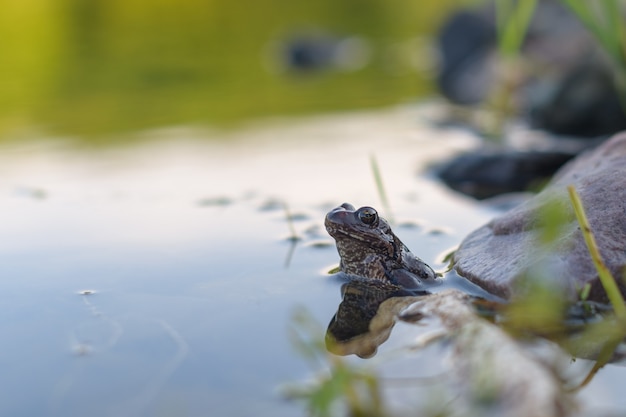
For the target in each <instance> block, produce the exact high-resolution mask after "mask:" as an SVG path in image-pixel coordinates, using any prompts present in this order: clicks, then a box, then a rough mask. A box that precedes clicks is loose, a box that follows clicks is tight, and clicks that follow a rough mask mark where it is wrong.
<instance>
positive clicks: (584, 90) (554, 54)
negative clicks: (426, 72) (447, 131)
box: [437, 1, 626, 138]
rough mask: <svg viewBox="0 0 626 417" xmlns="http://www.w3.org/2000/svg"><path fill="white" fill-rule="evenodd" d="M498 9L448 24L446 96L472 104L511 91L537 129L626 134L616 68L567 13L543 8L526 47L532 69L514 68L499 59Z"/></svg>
mask: <svg viewBox="0 0 626 417" xmlns="http://www.w3.org/2000/svg"><path fill="white" fill-rule="evenodd" d="M493 3H494V2H487V4H486V5H484V6H482V7H480V8H474V9H469V10H461V11H456V12H454V13H453V14H452V15H451V16H450V17H449V18H448V19H447V20H446V21H445V22H444V23H443V25H442V27H441V29H440V31H439V34H438V36H437V50H438V52H439V56H440V63H439V68H438V73H437V86H438V88H439V91H440V92H441V94H442V95H443V96H444V97H446V98H447V99H448V100H449V101H450V102H452V103H455V104H460V105H469V106H471V105H476V104H480V103H483V102H485V101H488V99H489V98H490V97H491V95H492V94H493V91H494V87H498V86H500V87H503V86H508V87H507V88H508V89H510V90H511V91H508V93H507V94H508V95H510V96H511V97H510V100H509V101H510V103H515V104H514V107H515V108H516V109H517V111H518V113H519V116H521V117H526V116H528V119H529V121H530V122H531V123H532V125H533V126H534V127H537V128H540V129H545V130H547V131H549V132H551V133H554V134H560V135H575V136H578V137H581V138H594V137H596V136H600V135H610V134H613V133H615V132H619V131H621V130H623V129H626V114H625V112H624V109H623V107H622V105H621V103H620V100H619V94H621V92H620V91H618V90H617V89H616V88H615V83H614V80H613V78H614V77H613V75H614V73H613V71H614V70H613V68H612V66H611V63H610V62H609V61H608V60H607V59H606V57H605V56H604V55H605V54H603V53H602V52H603V51H601V48H600V46H599V44H598V42H597V41H596V40H595V39H593V38H592V37H591V36H590V34H589V31H588V30H586V29H585V27H584V26H583V25H582V24H581V22H580V21H579V19H577V18H576V17H575V16H574V15H573V14H572V13H571V11H570V10H569V9H568V8H567V7H565V6H564V5H562V4H560V2H555V1H541V2H538V4H537V7H536V9H535V11H534V13H533V16H532V19H531V21H530V25H529V27H528V32H527V34H526V36H525V38H524V42H523V44H522V45H521V49H520V58H521V59H522V60H523V61H524V62H525V63H526V64H528V65H515V66H513V65H507V63H506V62H505V61H504V60H502V59H499V55H498V54H497V47H496V45H497V36H496V13H495V12H494V4H493Z"/></svg>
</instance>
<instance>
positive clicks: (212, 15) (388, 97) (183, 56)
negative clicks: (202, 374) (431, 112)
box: [0, 0, 457, 135]
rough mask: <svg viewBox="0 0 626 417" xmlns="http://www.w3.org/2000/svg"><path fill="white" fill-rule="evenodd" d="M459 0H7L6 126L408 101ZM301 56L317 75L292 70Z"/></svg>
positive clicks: (1, 29) (74, 129) (100, 128)
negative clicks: (433, 40) (237, 0)
mask: <svg viewBox="0 0 626 417" xmlns="http://www.w3.org/2000/svg"><path fill="white" fill-rule="evenodd" d="M454 3H457V1H456V0H448V1H445V2H421V3H419V4H417V3H415V2H411V1H408V0H403V1H400V2H394V3H393V4H388V3H387V2H385V1H382V0H376V1H370V2H367V3H361V2H354V1H351V0H341V1H323V0H322V1H316V2H303V3H299V4H298V5H297V7H294V5H293V4H291V3H290V2H285V1H283V0H270V1H264V2H250V3H249V4H247V5H246V7H244V8H241V7H239V6H238V5H234V4H233V3H231V2H228V1H224V0H214V1H201V0H176V1H174V0H161V1H158V2H154V1H148V0H133V1H116V0H112V1H109V0H40V1H37V2H33V3H32V4H31V3H24V2H22V1H20V0H7V1H5V2H3V10H2V13H1V14H0V35H1V37H2V39H4V40H5V41H4V42H3V46H2V56H1V57H0V60H1V62H2V77H0V97H1V98H0V134H3V135H6V134H13V133H14V132H15V129H27V130H28V131H29V133H31V134H34V133H36V132H32V130H33V128H36V129H43V130H44V131H46V132H52V133H55V134H63V135H67V134H89V135H94V134H96V135H97V134H102V133H110V132H120V131H129V130H132V129H136V128H146V127H158V126H169V125H171V124H180V123H202V122H207V121H208V122H212V123H227V122H233V121H236V120H241V119H244V118H249V117H254V116H260V115H270V114H285V113H304V112H311V111H328V110H332V109H338V108H343V109H348V108H355V107H374V106H381V105H385V104H389V103H398V102H400V101H405V100H412V99H415V98H416V97H418V96H421V95H423V94H424V92H425V91H427V90H429V88H430V87H428V81H427V74H426V73H425V72H424V68H425V67H428V65H429V64H428V63H429V62H432V57H430V56H429V54H428V48H427V47H424V42H420V41H419V39H422V38H423V37H424V36H427V35H428V34H430V33H432V32H433V31H434V30H435V25H436V24H437V22H438V21H439V20H440V19H442V18H443V15H444V13H445V10H446V9H448V8H449V7H450V6H451V4H454ZM355 10H358V13H355ZM327 39H330V41H326V40H327ZM287 62H291V64H290V65H284V64H285V63H287ZM296 63H297V64H296ZM285 66H286V67H287V68H286V69H287V71H286V72H285V71H275V70H274V69H275V68H278V67H282V68H283V69H285ZM303 66H306V67H307V68H308V69H311V70H312V71H306V73H303V72H302V71H295V72H294V71H289V68H291V69H293V68H296V67H297V68H301V67H303ZM345 69H350V71H349V72H346V71H344V70H345Z"/></svg>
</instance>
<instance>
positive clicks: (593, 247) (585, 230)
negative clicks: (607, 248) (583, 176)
mask: <svg viewBox="0 0 626 417" xmlns="http://www.w3.org/2000/svg"><path fill="white" fill-rule="evenodd" d="M567 191H568V192H569V196H570V200H571V201H572V206H573V207H574V212H575V213H576V219H577V220H578V224H579V225H580V229H581V231H582V234H583V237H584V238H585V243H586V245H587V249H588V250H589V254H590V255H591V259H592V260H593V264H594V265H595V267H596V270H597V271H598V276H599V277H600V282H601V283H602V286H603V287H604V290H605V291H606V294H607V296H608V297H609V301H610V302H611V304H612V305H613V310H614V311H615V316H616V317H617V319H618V320H619V322H620V323H621V324H622V325H624V324H626V306H625V305H624V299H623V298H622V294H621V293H620V291H619V288H618V287H617V283H616V282H615V278H613V275H612V274H611V271H609V269H608V268H607V266H606V264H605V263H604V261H603V260H602V256H601V255H600V251H599V250H598V245H597V243H596V239H595V237H594V236H593V232H592V231H591V227H590V226H589V220H588V219H587V215H586V214H585V208H584V207H583V204H582V201H581V199H580V196H579V195H578V193H577V192H576V188H575V187H574V186H573V185H570V186H568V187H567Z"/></svg>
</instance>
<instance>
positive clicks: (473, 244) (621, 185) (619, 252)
mask: <svg viewBox="0 0 626 417" xmlns="http://www.w3.org/2000/svg"><path fill="white" fill-rule="evenodd" d="M570 184H572V185H574V186H575V187H576V190H577V191H578V193H579V195H580V197H581V199H582V202H583V205H584V207H585V211H586V213H587V217H588V219H589V223H590V225H591V229H592V231H593V233H594V235H595V238H596V241H597V244H598V247H599V250H600V253H601V255H602V257H603V259H604V262H605V263H606V265H607V267H608V268H609V270H610V271H611V273H612V274H613V276H614V277H616V279H617V281H618V285H619V288H620V291H621V292H622V294H624V295H626V285H625V284H624V274H625V273H626V132H624V133H621V134H618V135H616V136H614V137H612V138H611V139H610V140H608V141H607V142H605V143H604V144H602V145H601V146H599V147H598V148H597V149H595V150H593V151H588V152H586V153H584V154H582V155H580V156H579V157H577V158H576V159H574V160H572V161H570V162H569V163H568V164H567V165H565V166H564V167H563V168H562V169H561V170H560V171H559V172H557V174H556V175H555V177H554V178H553V179H552V181H551V182H550V184H549V185H548V186H547V187H546V188H545V189H544V190H543V191H542V192H541V193H539V194H538V195H536V196H535V197H533V198H532V199H530V200H528V201H527V202H525V203H523V204H522V205H520V206H518V207H516V208H514V209H512V210H510V211H508V212H506V213H505V214H503V215H502V216H499V217H497V218H495V219H493V220H492V221H491V222H489V223H488V224H486V225H485V226H483V227H481V228H479V229H477V230H475V231H474V232H472V233H471V234H470V235H469V236H467V237H466V238H465V240H464V241H463V242H462V243H461V245H460V247H459V249H458V250H457V251H456V253H455V255H454V268H455V269H456V271H457V272H458V273H459V274H460V275H462V276H464V277H465V278H467V279H469V280H470V281H472V282H474V283H475V284H477V285H479V286H481V287H482V288H484V289H485V290H487V291H489V292H491V293H493V294H495V295H498V296H500V297H503V298H511V297H515V296H516V295H519V294H520V292H521V291H523V286H521V285H520V284H521V280H522V278H523V277H524V276H527V275H528V274H529V273H531V272H532V271H535V272H537V271H539V272H540V273H541V277H542V278H543V279H546V280H549V281H550V282H551V283H552V284H554V285H555V286H557V287H559V288H560V290H562V291H563V294H565V296H566V297H567V298H568V299H569V300H571V301H575V300H576V299H577V298H578V291H579V290H580V289H581V288H583V287H584V286H585V284H587V283H589V284H590V287H591V291H590V293H589V300H592V301H598V302H607V301H608V299H607V296H606V293H605V292H604V289H603V287H602V285H601V283H600V281H599V278H598V275H597V273H596V270H595V267H594V265H593V263H592V260H591V257H590V255H589V253H588V250H587V247H586V245H585V242H584V239H583V235H582V233H581V231H580V228H579V225H578V222H577V221H576V219H575V216H574V213H573V209H572V207H571V203H570V201H569V196H568V194H567V186H568V185H570ZM549 201H556V202H557V204H558V207H559V210H560V213H561V218H562V219H563V226H562V227H563V228H562V229H561V232H560V234H559V238H558V239H557V240H556V241H554V242H552V243H551V244H549V245H547V244H544V243H542V230H543V228H542V209H544V208H545V206H546V204H547V202H549ZM543 219H545V216H544V217H543ZM544 221H545V220H544Z"/></svg>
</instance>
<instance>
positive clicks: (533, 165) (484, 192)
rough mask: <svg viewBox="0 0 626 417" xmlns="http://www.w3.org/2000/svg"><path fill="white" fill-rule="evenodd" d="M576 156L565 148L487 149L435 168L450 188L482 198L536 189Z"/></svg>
mask: <svg viewBox="0 0 626 417" xmlns="http://www.w3.org/2000/svg"><path fill="white" fill-rule="evenodd" d="M574 156H575V154H574V153H571V152H564V151H558V150H553V151H517V150H492V149H484V150H478V151H472V152H469V153H465V154H462V155H459V156H458V157H456V158H453V159H452V160H450V161H448V162H446V163H444V164H442V165H441V166H439V167H437V168H436V175H437V176H438V177H439V178H440V179H441V180H442V181H443V182H444V183H445V184H446V185H447V186H448V187H450V188H452V189H453V190H455V191H458V192H461V193H463V194H466V195H469V196H472V197H474V198H477V199H479V200H482V199H485V198H490V197H494V196H496V195H500V194H503V193H510V192H519V191H528V190H530V189H536V188H538V187H539V186H540V185H542V184H544V183H545V182H547V181H548V180H549V179H550V178H551V177H552V175H553V174H554V173H555V172H556V171H557V170H558V169H559V168H560V167H561V166H562V165H563V164H565V163H566V162H567V161H569V160H570V159H572V158H573V157H574Z"/></svg>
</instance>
